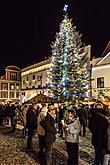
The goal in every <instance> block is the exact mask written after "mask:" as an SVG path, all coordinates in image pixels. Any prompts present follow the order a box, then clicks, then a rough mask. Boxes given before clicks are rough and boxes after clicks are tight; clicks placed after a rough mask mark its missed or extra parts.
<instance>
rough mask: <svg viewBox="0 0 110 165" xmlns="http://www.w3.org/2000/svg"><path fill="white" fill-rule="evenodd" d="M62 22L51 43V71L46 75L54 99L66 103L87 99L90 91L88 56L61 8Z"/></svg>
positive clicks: (77, 34)
mask: <svg viewBox="0 0 110 165" xmlns="http://www.w3.org/2000/svg"><path fill="white" fill-rule="evenodd" d="M64 11H65V14H64V19H63V21H62V22H61V24H60V31H59V33H57V34H56V40H55V42H54V43H52V46H51V47H52V57H51V62H52V67H51V69H50V71H49V74H48V77H49V87H50V89H51V92H52V93H53V96H54V97H55V98H57V99H61V100H62V101H64V102H65V101H67V102H68V103H69V102H71V101H73V100H76V99H77V98H78V99H79V98H81V97H86V96H87V92H88V88H89V73H88V71H87V68H86V63H87V60H88V57H87V53H86V52H85V51H84V45H83V43H82V41H81V35H80V34H79V32H77V31H76V27H75V26H74V27H73V25H72V20H71V19H69V17H68V14H67V5H65V7H64Z"/></svg>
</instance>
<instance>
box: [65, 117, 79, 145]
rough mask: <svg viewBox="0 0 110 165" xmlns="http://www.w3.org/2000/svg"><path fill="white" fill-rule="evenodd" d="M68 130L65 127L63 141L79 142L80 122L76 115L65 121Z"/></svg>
mask: <svg viewBox="0 0 110 165" xmlns="http://www.w3.org/2000/svg"><path fill="white" fill-rule="evenodd" d="M67 126H68V130H66V129H65V141H66V142H71V143H78V142H79V132H80V122H79V118H78V117H74V118H73V119H72V120H70V121H68V122H67Z"/></svg>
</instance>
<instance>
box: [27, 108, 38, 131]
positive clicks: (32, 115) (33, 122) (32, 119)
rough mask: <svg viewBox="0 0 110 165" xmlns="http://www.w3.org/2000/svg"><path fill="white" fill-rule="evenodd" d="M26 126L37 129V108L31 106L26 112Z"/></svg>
mask: <svg viewBox="0 0 110 165" xmlns="http://www.w3.org/2000/svg"><path fill="white" fill-rule="evenodd" d="M26 128H28V129H31V130H35V129H37V117H36V112H35V110H34V109H33V108H32V107H31V108H29V109H28V110H27V113H26Z"/></svg>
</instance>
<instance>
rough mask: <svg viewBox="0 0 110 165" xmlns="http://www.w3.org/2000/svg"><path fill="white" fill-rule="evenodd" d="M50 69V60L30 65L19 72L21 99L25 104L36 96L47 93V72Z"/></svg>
mask: <svg viewBox="0 0 110 165" xmlns="http://www.w3.org/2000/svg"><path fill="white" fill-rule="evenodd" d="M50 67H51V63H50V59H48V60H44V61H42V62H39V63H37V64H34V65H31V66H29V67H26V68H24V69H22V70H21V77H22V89H21V98H22V102H25V101H27V100H29V99H31V98H33V97H34V96H36V95H37V94H45V95H49V93H47V70H48V69H49V68H50Z"/></svg>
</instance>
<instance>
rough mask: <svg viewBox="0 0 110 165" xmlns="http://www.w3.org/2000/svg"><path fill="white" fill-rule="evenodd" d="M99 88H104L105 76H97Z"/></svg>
mask: <svg viewBox="0 0 110 165" xmlns="http://www.w3.org/2000/svg"><path fill="white" fill-rule="evenodd" d="M97 88H104V77H100V78H97Z"/></svg>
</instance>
